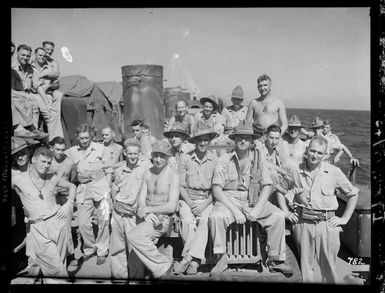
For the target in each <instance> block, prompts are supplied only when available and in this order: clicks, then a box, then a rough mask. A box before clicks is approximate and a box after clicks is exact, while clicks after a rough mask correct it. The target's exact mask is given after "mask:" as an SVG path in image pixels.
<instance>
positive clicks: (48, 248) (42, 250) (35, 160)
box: [12, 147, 76, 277]
mask: <svg viewBox="0 0 385 293" xmlns="http://www.w3.org/2000/svg"><path fill="white" fill-rule="evenodd" d="M52 156H53V155H52V152H51V151H50V150H49V149H48V148H46V147H38V148H37V149H36V150H35V152H34V155H33V157H32V168H31V169H29V170H28V171H27V172H24V173H22V174H20V175H18V176H16V177H14V178H13V182H12V183H13V187H14V188H15V190H16V192H17V194H18V195H19V196H20V199H21V202H22V204H23V206H24V209H25V213H26V216H27V218H28V222H29V224H30V232H29V240H30V245H31V255H30V259H31V263H32V264H35V265H37V266H38V268H40V270H41V272H42V274H43V276H45V277H66V276H68V274H67V271H66V257H67V243H68V241H69V237H71V235H69V233H68V226H67V223H68V220H67V217H68V216H69V215H70V212H71V210H72V208H73V203H74V198H75V194H76V187H75V185H74V184H72V183H69V182H68V181H66V180H64V179H63V178H60V177H58V176H56V175H54V174H52V173H48V171H49V168H50V166H51V162H52ZM57 186H58V187H60V188H67V189H69V195H68V197H69V200H68V201H67V202H66V203H65V204H64V205H62V206H60V205H58V204H57V203H56V198H55V188H56V187H57ZM33 269H34V267H33V266H32V267H31V270H30V273H31V274H32V275H35V274H36V273H37V272H36V271H34V270H33Z"/></svg>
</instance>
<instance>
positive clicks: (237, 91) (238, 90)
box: [231, 85, 243, 100]
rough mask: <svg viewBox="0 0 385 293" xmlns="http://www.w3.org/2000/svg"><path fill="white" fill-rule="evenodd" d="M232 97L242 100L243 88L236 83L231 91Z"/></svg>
mask: <svg viewBox="0 0 385 293" xmlns="http://www.w3.org/2000/svg"><path fill="white" fill-rule="evenodd" d="M231 97H232V98H237V99H242V100H243V89H242V88H241V86H240V85H237V86H236V87H235V88H234V89H233V92H232V93H231Z"/></svg>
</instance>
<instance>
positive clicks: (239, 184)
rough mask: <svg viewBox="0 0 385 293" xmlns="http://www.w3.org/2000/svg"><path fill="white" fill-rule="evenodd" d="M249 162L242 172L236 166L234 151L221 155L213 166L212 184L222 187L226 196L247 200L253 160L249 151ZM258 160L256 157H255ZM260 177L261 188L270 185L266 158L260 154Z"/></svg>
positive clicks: (237, 160) (236, 160)
mask: <svg viewBox="0 0 385 293" xmlns="http://www.w3.org/2000/svg"><path fill="white" fill-rule="evenodd" d="M248 156H249V162H248V164H247V165H246V166H245V168H244V170H243V172H242V171H241V170H239V172H238V168H237V163H238V166H239V158H238V155H237V153H236V151H235V150H234V151H232V152H230V153H226V154H224V155H222V156H221V157H220V158H219V160H218V162H217V164H216V167H215V171H214V178H213V181H212V184H213V185H214V184H215V185H218V186H220V187H221V188H222V189H223V192H224V193H225V195H226V196H231V197H236V198H239V199H240V200H244V201H246V200H247V196H248V194H247V193H248V190H249V187H250V176H251V171H252V170H251V168H252V163H251V162H252V160H253V152H249V154H248ZM256 160H258V158H256ZM260 164H261V165H260V168H261V178H259V181H260V185H261V188H263V186H265V185H272V184H273V182H272V180H271V178H270V173H269V169H268V167H267V163H266V160H265V158H264V157H263V156H261V160H260Z"/></svg>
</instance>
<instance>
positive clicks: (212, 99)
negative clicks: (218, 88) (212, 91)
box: [199, 95, 218, 110]
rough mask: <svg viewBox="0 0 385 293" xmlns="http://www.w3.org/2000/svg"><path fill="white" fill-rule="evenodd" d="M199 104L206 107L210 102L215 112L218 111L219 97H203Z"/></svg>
mask: <svg viewBox="0 0 385 293" xmlns="http://www.w3.org/2000/svg"><path fill="white" fill-rule="evenodd" d="M199 102H200V103H201V104H202V105H204V104H205V103H206V102H209V103H211V104H212V105H213V108H214V110H218V103H217V97H216V96H214V95H210V96H208V97H203V98H201V99H200V100H199Z"/></svg>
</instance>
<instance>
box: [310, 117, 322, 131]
mask: <svg viewBox="0 0 385 293" xmlns="http://www.w3.org/2000/svg"><path fill="white" fill-rule="evenodd" d="M323 126H324V122H323V120H322V119H321V118H319V117H318V116H316V117H315V118H314V120H313V122H312V123H311V128H318V127H323Z"/></svg>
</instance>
